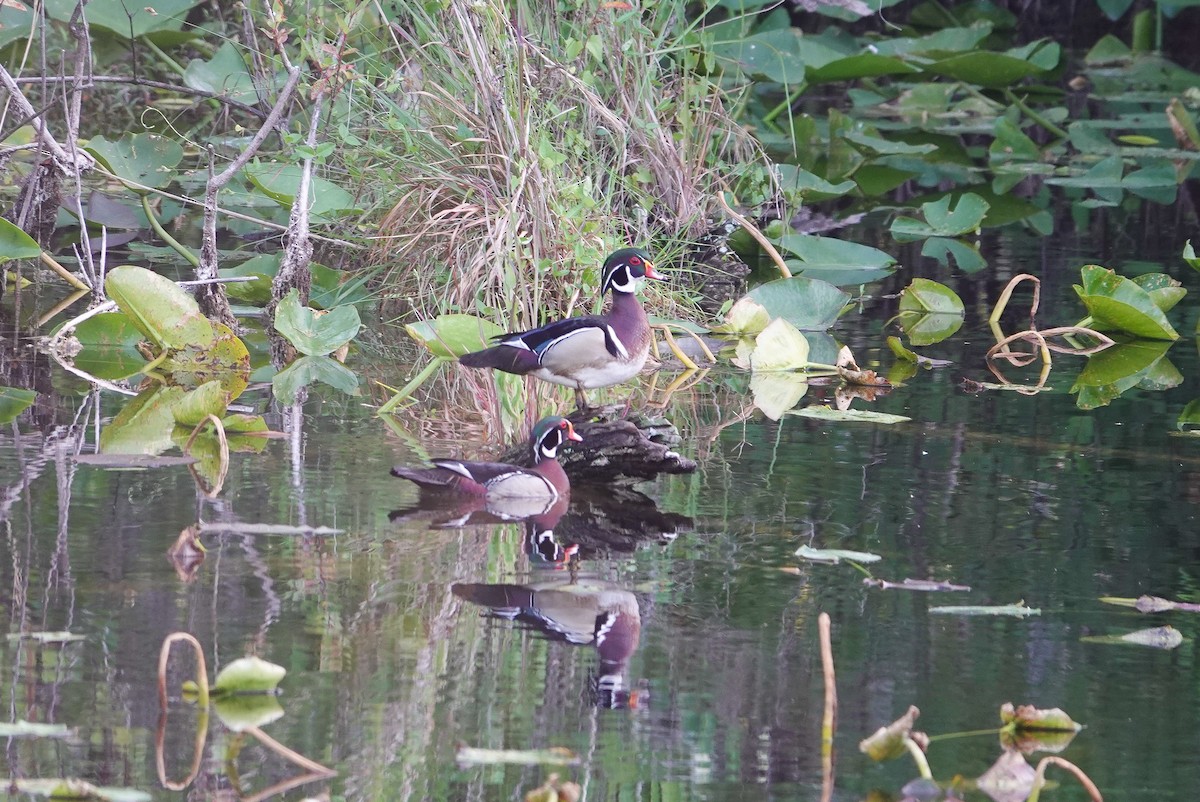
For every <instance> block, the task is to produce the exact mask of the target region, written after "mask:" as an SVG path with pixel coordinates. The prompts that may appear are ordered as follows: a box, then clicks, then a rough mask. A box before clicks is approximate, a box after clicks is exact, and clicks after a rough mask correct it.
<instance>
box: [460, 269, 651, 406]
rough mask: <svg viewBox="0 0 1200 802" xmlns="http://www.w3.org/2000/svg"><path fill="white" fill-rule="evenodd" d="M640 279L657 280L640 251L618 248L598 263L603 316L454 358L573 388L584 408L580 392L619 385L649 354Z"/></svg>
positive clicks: (551, 326)
mask: <svg viewBox="0 0 1200 802" xmlns="http://www.w3.org/2000/svg"><path fill="white" fill-rule="evenodd" d="M643 278H652V279H662V278H664V276H663V275H662V274H661V273H658V272H657V271H655V269H654V263H653V262H651V261H650V256H649V254H647V253H646V252H645V251H643V250H642V249H641V248H622V249H621V250H619V251H616V252H615V253H613V254H612V255H611V256H609V257H608V259H606V260H605V262H604V271H603V279H602V280H601V282H600V294H601V295H602V296H603V295H604V294H605V293H607V292H608V291H609V290H610V289H611V290H612V295H613V302H612V307H611V308H610V309H609V310H608V314H605V315H584V316H582V317H569V318H567V319H566V320H556V321H554V322H553V323H547V324H546V325H545V326H540V327H538V328H536V329H530V330H529V331H518V332H513V333H511V334H501V335H499V336H497V337H494V338H493V339H494V340H496V341H497V344H496V345H493V346H492V347H491V348H485V349H483V350H482V351H475V352H473V353H470V354H464V355H463V356H461V357H459V360H458V361H459V362H460V363H462V364H463V365H466V366H467V367H470V368H495V369H496V370H502V371H504V372H505V373H515V374H517V375H519V376H523V375H525V374H531V375H533V376H536V377H537V378H539V379H541V380H543V381H547V382H552V383H553V384H563V385H566V386H567V387H572V388H574V389H575V406H576V407H577V408H579V409H585V408H586V403H585V399H584V396H583V391H584V390H589V389H591V388H593V387H608V386H609V385H610V384H620V383H621V382H623V381H626V380H628V379H630V378H632V377H634V376H636V375H637V374H638V372H639V371H640V370H641V369H642V366H643V365H645V364H646V356H647V355H648V354H649V353H650V341H651V337H652V333H651V331H650V321H649V319H647V317H646V311H645V310H644V309H642V304H641V302H640V301H638V299H637V297H636V296H635V295H634V293H635V292H636V290H637V286H638V283H639V281H640V280H641V279H643Z"/></svg>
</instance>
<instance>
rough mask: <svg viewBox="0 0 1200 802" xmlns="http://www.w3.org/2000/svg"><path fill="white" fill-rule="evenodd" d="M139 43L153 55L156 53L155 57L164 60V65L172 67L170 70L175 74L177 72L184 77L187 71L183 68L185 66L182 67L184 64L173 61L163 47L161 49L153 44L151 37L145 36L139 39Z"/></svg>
mask: <svg viewBox="0 0 1200 802" xmlns="http://www.w3.org/2000/svg"><path fill="white" fill-rule="evenodd" d="M138 41H139V42H140V43H142V44H144V45H145V46H146V47H148V48H150V51H151V52H152V53H154V55H156V56H158V57H159V58H160V59H162V61H163V63H164V64H166V65H167V66H168V67H170V68H171V69H172V70H173V71H174V72H177V73H179V74H180V75H183V74H184V72H185V70H184V68H183V65H182V64H180V63H179V62H178V61H176V60H175V59H173V58H171V57H170V56H168V55H167V54H166V52H165V51H164V50H163V49H162V48H161V47H159V46H158V45H156V44H154V42H152V41H151V40H150V37H148V36H143V37H141V38H139V39H138Z"/></svg>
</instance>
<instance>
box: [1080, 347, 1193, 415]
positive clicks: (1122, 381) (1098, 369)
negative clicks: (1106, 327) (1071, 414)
mask: <svg viewBox="0 0 1200 802" xmlns="http://www.w3.org/2000/svg"><path fill="white" fill-rule="evenodd" d="M1170 347H1171V343H1170V342H1169V341H1167V340H1134V341H1132V342H1127V343H1118V344H1117V345H1114V346H1112V347H1110V348H1106V349H1104V350H1103V351H1101V352H1100V353H1098V354H1092V355H1091V356H1089V357H1088V362H1087V365H1085V366H1084V368H1083V370H1082V371H1081V372H1080V374H1079V376H1078V377H1076V379H1075V384H1074V385H1073V386H1072V387H1071V392H1072V393H1077V394H1078V397H1077V398H1076V399H1075V405H1076V406H1077V407H1079V408H1080V409H1096V408H1097V407H1102V406H1105V405H1106V404H1108V403H1110V402H1111V401H1112V400H1113V399H1115V398H1117V397H1118V396H1120V395H1121V394H1122V393H1124V392H1125V391H1126V390H1129V389H1132V388H1134V387H1141V388H1143V389H1147V390H1163V389H1169V388H1171V387H1177V386H1178V385H1179V384H1180V383H1182V381H1183V375H1182V374H1181V373H1180V372H1179V369H1178V368H1176V367H1175V365H1174V364H1173V363H1172V362H1171V360H1169V359H1167V358H1166V352H1167V351H1168V350H1169V349H1170Z"/></svg>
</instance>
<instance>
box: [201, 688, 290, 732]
mask: <svg viewBox="0 0 1200 802" xmlns="http://www.w3.org/2000/svg"><path fill="white" fill-rule="evenodd" d="M213 709H214V710H215V711H216V713H217V718H219V719H220V720H221V723H222V724H224V725H225V726H226V728H228V729H229V730H230V731H231V732H245V731H246V730H249V729H253V728H255V727H265V726H266V725H268V724H270V723H271V722H272V721H277V720H278V719H280V718H282V717H283V713H284V710H283V705H281V704H279V699H278V697H276V696H275V695H273V694H268V693H257V694H238V695H236V696H234V695H221V696H218V697H216V698H215V699H213Z"/></svg>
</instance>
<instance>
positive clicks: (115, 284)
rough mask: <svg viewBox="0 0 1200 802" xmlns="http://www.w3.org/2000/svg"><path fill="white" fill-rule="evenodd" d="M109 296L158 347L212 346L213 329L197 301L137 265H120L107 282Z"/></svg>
mask: <svg viewBox="0 0 1200 802" xmlns="http://www.w3.org/2000/svg"><path fill="white" fill-rule="evenodd" d="M104 288H105V290H106V291H107V292H108V297H109V298H112V299H113V300H114V301H116V304H117V307H118V308H120V310H121V311H122V312H124V313H125V314H126V315H128V316H129V319H130V320H132V321H133V324H134V325H135V326H137V328H138V331H140V332H141V333H142V334H143V335H144V336H145V337H146V339H148V340H150V342H151V343H153V344H154V345H156V346H158V347H159V348H184V347H186V346H189V345H193V346H197V347H201V348H203V347H208V346H210V345H212V343H213V339H214V334H213V327H212V325H211V324H210V323H209V322H208V319H207V318H206V317H204V315H202V314H201V313H200V305H199V304H197V303H196V299H195V298H193V297H192V296H190V295H188V294H187V292H185V291H184V290H183V289H181V288H180V287H179V286H178V285H177V284H175V282H173V281H171V280H170V279H168V278H166V277H165V276H160V275H158V274H157V273H155V272H153V271H150V270H147V269H146V268H144V267H137V266H135V265H121V266H120V267H116V268H113V269H112V270H110V271H109V273H108V276H107V277H106V278H105V280H104Z"/></svg>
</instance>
